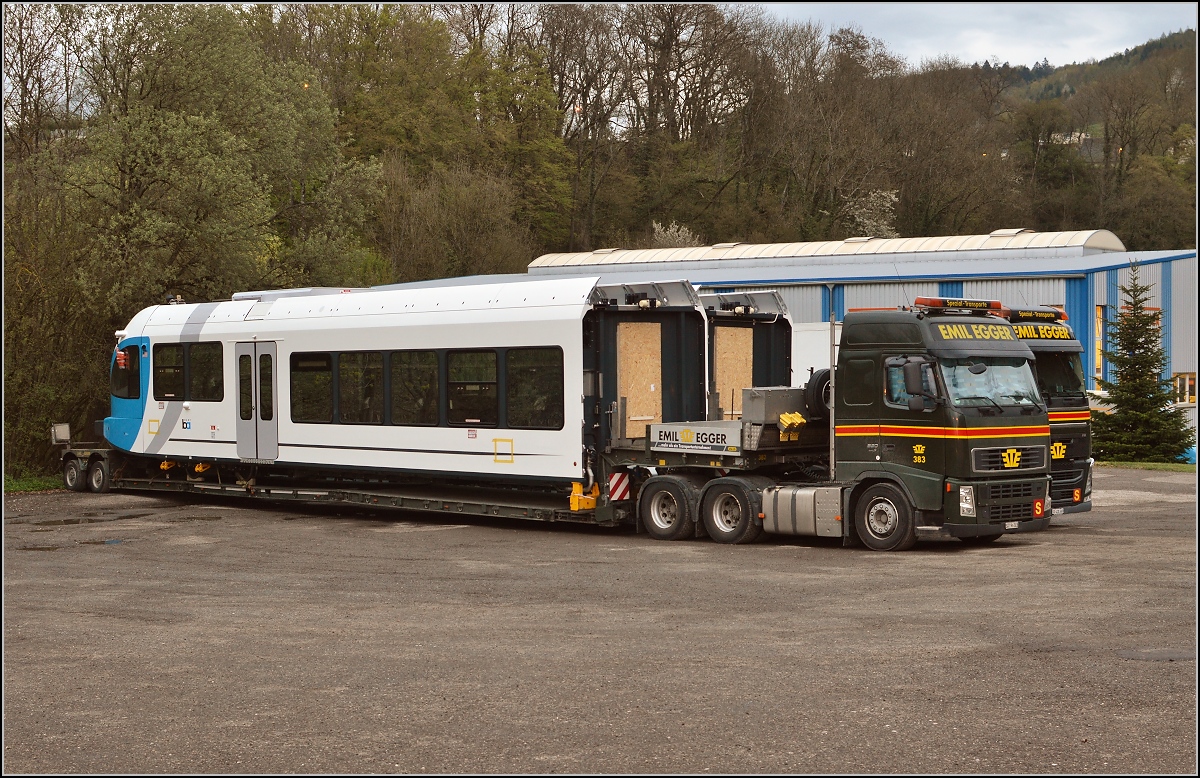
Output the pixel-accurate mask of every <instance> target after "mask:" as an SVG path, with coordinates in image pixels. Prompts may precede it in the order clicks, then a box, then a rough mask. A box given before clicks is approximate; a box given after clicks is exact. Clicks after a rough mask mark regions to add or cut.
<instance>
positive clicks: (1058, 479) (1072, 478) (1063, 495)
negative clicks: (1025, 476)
mask: <svg viewBox="0 0 1200 778" xmlns="http://www.w3.org/2000/svg"><path fill="white" fill-rule="evenodd" d="M1084 472H1085V471H1084V470H1082V469H1079V470H1053V471H1051V473H1050V475H1051V477H1052V478H1053V479H1054V480H1053V481H1051V483H1050V499H1052V500H1054V502H1055V503H1057V502H1058V501H1059V500H1066V501H1067V502H1072V501H1073V499H1074V492H1075V490H1076V489H1080V488H1082V487H1083V481H1084Z"/></svg>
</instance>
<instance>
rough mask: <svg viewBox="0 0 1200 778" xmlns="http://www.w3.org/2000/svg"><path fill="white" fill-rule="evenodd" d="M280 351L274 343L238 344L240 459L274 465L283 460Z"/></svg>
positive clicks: (236, 352) (236, 348)
mask: <svg viewBox="0 0 1200 778" xmlns="http://www.w3.org/2000/svg"><path fill="white" fill-rule="evenodd" d="M276 353H277V352H276V349H275V344H274V343H273V342H264V343H238V344H236V346H235V349H234V355H235V357H236V358H237V376H238V401H237V406H238V407H237V454H238V457H239V458H240V459H257V460H265V461H268V462H273V461H274V460H275V459H276V458H277V457H278V456H279V418H278V416H277V414H276V402H275V398H276V397H277V396H278V392H277V391H276V387H277V386H278V381H277V380H276V378H275V373H276V370H275V364H276Z"/></svg>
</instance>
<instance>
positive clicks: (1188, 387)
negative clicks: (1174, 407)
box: [1171, 373, 1196, 405]
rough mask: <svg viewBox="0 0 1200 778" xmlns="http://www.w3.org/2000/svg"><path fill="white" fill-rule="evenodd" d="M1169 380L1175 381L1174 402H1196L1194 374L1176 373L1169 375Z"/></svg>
mask: <svg viewBox="0 0 1200 778" xmlns="http://www.w3.org/2000/svg"><path fill="white" fill-rule="evenodd" d="M1171 380H1172V381H1173V382H1174V383H1175V402H1177V403H1190V404H1193V405H1194V404H1195V403H1196V374H1195V373H1176V374H1175V375H1173V376H1171Z"/></svg>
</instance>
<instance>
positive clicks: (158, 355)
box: [154, 343, 183, 400]
mask: <svg viewBox="0 0 1200 778" xmlns="http://www.w3.org/2000/svg"><path fill="white" fill-rule="evenodd" d="M154 399H155V400H182V399H183V344H182V343H159V344H156V345H155V346H154Z"/></svg>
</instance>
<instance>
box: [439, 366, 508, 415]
mask: <svg viewBox="0 0 1200 778" xmlns="http://www.w3.org/2000/svg"><path fill="white" fill-rule="evenodd" d="M446 359H447V369H448V373H449V385H448V386H447V387H446V393H447V394H448V395H449V413H450V419H449V420H450V423H451V424H471V425H477V426H480V427H495V426H496V423H497V421H498V420H499V416H500V413H499V403H498V402H497V400H498V396H497V391H496V352H494V351H451V352H450V353H449V354H447V355H446Z"/></svg>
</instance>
